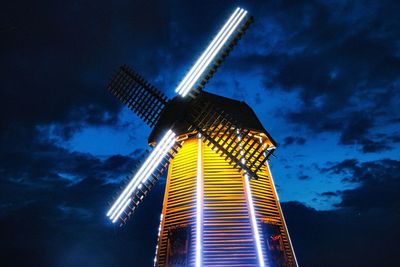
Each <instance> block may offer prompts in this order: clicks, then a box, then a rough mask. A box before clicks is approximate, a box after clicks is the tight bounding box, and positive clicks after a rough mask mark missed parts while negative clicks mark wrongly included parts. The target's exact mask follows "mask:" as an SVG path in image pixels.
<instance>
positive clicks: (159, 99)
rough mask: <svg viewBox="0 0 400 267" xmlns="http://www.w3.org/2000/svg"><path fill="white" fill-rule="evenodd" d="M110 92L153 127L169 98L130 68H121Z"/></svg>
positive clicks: (109, 87) (112, 82)
mask: <svg viewBox="0 0 400 267" xmlns="http://www.w3.org/2000/svg"><path fill="white" fill-rule="evenodd" d="M108 90H109V91H110V92H111V93H113V94H114V95H115V96H116V97H117V98H118V99H119V100H121V101H122V103H124V104H126V105H127V106H128V108H130V109H131V110H132V111H133V112H135V113H136V114H137V115H138V116H139V117H140V118H141V119H142V120H143V121H144V122H145V123H147V124H148V125H149V126H150V127H153V126H154V124H155V123H156V122H157V120H158V118H159V115H160V113H161V111H162V110H163V109H164V107H165V105H166V104H167V97H166V96H165V95H164V94H162V93H161V92H160V91H159V90H158V89H156V88H155V87H154V86H152V85H151V84H150V83H148V82H147V81H145V80H144V79H143V78H142V77H141V76H140V75H139V74H137V73H136V72H134V71H133V70H131V69H130V68H129V67H128V66H126V65H124V66H121V67H120V69H119V70H118V72H117V73H116V74H115V75H114V77H113V78H112V79H111V82H110V83H109V85H108Z"/></svg>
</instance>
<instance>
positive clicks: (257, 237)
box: [238, 135, 265, 267]
mask: <svg viewBox="0 0 400 267" xmlns="http://www.w3.org/2000/svg"><path fill="white" fill-rule="evenodd" d="M238 140H239V142H240V140H241V138H240V135H238ZM239 148H240V154H241V155H242V159H241V162H242V164H245V159H244V157H243V154H242V152H243V151H242V145H239ZM244 186H245V190H246V198H247V203H248V205H249V210H250V220H251V228H252V229H253V234H254V240H255V242H256V249H257V256H258V262H259V264H260V267H265V262H264V254H263V252H262V247H261V241H260V233H259V232H258V224H257V219H256V214H255V211H254V204H253V196H252V194H251V188H250V181H249V176H248V175H247V173H246V172H245V173H244Z"/></svg>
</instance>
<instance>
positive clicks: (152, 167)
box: [110, 137, 175, 223]
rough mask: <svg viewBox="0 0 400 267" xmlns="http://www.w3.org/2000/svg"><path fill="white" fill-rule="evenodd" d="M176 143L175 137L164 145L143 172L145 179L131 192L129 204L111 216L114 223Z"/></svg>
mask: <svg viewBox="0 0 400 267" xmlns="http://www.w3.org/2000/svg"><path fill="white" fill-rule="evenodd" d="M174 143H175V138H174V137H173V139H172V140H171V141H170V143H167V144H166V145H164V146H163V147H162V149H161V152H160V153H159V155H157V157H156V159H155V160H154V162H153V164H152V165H149V167H148V168H147V169H146V170H145V171H144V172H143V178H142V179H141V180H139V181H137V182H136V184H135V186H133V187H132V188H131V190H130V191H129V193H128V195H127V197H126V199H127V200H128V202H127V203H126V204H124V205H120V206H119V208H118V209H117V210H119V212H117V211H115V212H114V214H113V215H111V217H110V219H111V220H112V222H113V223H115V222H116V221H117V220H118V218H119V216H120V215H121V214H122V213H123V212H124V210H125V209H126V207H127V206H128V205H129V200H130V195H131V194H132V193H133V191H134V190H135V189H136V188H137V186H138V185H139V184H140V183H144V182H145V181H146V180H147V179H148V178H149V177H150V176H151V174H152V173H153V172H154V170H155V169H156V167H157V166H158V164H160V162H161V160H162V159H163V157H164V156H165V154H167V153H168V151H169V150H170V149H171V148H172V146H173V145H174ZM140 199H143V196H141V198H140Z"/></svg>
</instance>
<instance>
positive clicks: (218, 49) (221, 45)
mask: <svg viewBox="0 0 400 267" xmlns="http://www.w3.org/2000/svg"><path fill="white" fill-rule="evenodd" d="M242 11H243V12H242ZM240 13H241V15H240V17H239V19H238V20H237V21H236V22H235V23H234V25H233V27H231V28H230V30H229V32H228V34H227V35H225V37H224V38H223V40H222V42H220V44H219V45H218V47H217V48H216V49H215V50H214V51H213V53H212V54H211V55H210V56H209V57H208V58H207V60H206V62H205V63H204V64H203V65H202V67H201V69H200V70H199V71H198V72H197V74H196V75H195V76H194V78H193V79H192V82H191V83H190V84H188V85H187V86H186V88H185V89H184V91H183V92H182V96H183V97H184V96H186V94H187V93H188V92H189V91H190V89H191V88H192V86H193V85H194V84H195V83H196V81H197V79H198V78H199V77H200V76H201V75H202V74H203V72H204V71H205V70H206V69H207V67H208V64H210V62H211V61H212V60H213V59H214V58H215V56H216V55H217V53H218V52H219V51H220V50H221V48H222V47H223V45H224V44H225V42H226V41H227V40H228V38H229V37H230V36H231V35H232V33H233V31H234V30H236V28H237V26H238V25H239V23H240V22H241V21H242V20H243V18H244V17H245V16H246V14H247V11H244V10H243V9H242V10H241V11H240Z"/></svg>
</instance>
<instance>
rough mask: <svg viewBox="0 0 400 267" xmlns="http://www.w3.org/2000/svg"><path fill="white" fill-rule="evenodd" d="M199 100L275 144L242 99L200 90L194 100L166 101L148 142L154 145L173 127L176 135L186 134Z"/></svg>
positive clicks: (177, 98) (175, 99)
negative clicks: (195, 105)
mask: <svg viewBox="0 0 400 267" xmlns="http://www.w3.org/2000/svg"><path fill="white" fill-rule="evenodd" d="M198 98H200V100H201V101H202V102H203V101H204V102H209V103H211V104H212V105H213V106H215V107H217V108H218V109H220V110H223V111H224V113H226V114H229V116H230V118H232V119H233V120H234V121H236V122H237V123H239V124H240V125H241V127H243V128H246V129H249V130H252V131H255V132H260V133H264V134H265V135H266V136H267V137H268V139H270V141H271V143H273V144H274V145H275V146H276V142H275V141H274V140H273V139H272V137H271V136H270V135H269V134H268V132H267V131H266V130H265V128H264V127H263V125H262V124H261V122H260V120H259V119H258V118H257V116H256V114H255V113H254V111H253V110H252V109H251V108H250V106H249V105H247V104H246V103H245V102H243V101H238V100H234V99H231V98H227V97H223V96H219V95H215V94H212V93H208V92H204V91H202V92H201V93H200V94H199V95H198V96H197V97H196V99H195V100H193V99H192V98H190V97H186V98H182V97H180V96H177V97H175V98H173V99H172V100H170V101H169V102H168V103H167V106H166V107H165V109H164V110H163V112H162V113H161V115H160V119H159V120H158V122H157V123H156V125H155V127H154V129H153V131H152V132H151V133H150V136H149V140H148V142H149V144H151V145H154V144H155V143H156V141H157V140H159V138H160V137H162V135H163V134H164V133H165V131H167V130H168V129H173V131H174V132H175V133H176V134H177V135H182V134H187V133H188V128H189V126H190V123H189V121H190V114H189V112H190V110H191V109H193V105H194V103H195V101H198V100H199V99H198Z"/></svg>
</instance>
